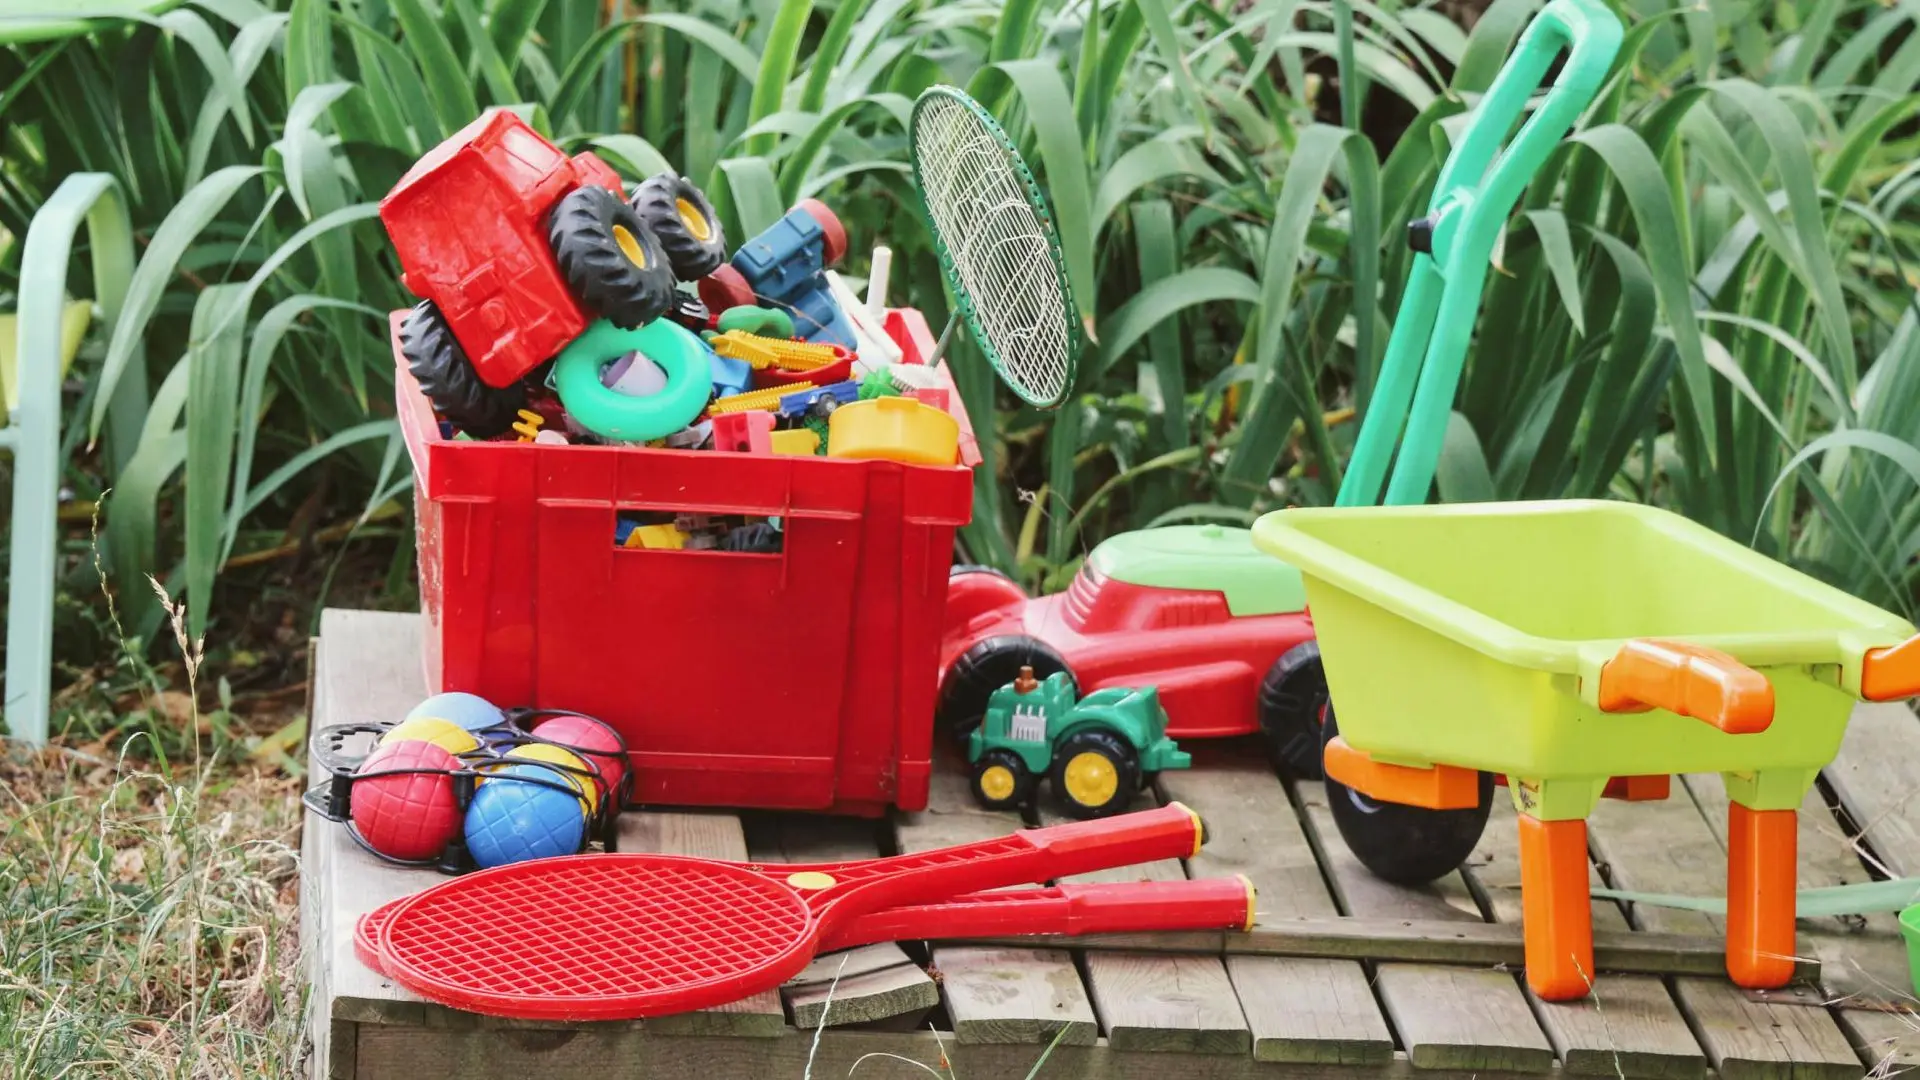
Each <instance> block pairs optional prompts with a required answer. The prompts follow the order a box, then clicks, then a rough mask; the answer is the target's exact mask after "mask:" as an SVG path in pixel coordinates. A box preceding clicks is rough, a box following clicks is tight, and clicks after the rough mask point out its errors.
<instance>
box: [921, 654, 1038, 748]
mask: <svg viewBox="0 0 1920 1080" xmlns="http://www.w3.org/2000/svg"><path fill="white" fill-rule="evenodd" d="M1023 666H1030V667H1032V668H1033V677H1034V678H1036V679H1039V680H1041V681H1043V682H1044V681H1045V680H1046V678H1047V676H1049V675H1052V674H1053V673H1054V672H1056V671H1065V670H1067V662H1066V661H1065V660H1064V659H1062V658H1061V656H1060V654H1059V653H1057V652H1055V651H1054V650H1053V649H1052V647H1051V646H1049V645H1048V644H1047V643H1046V642H1044V641H1041V640H1040V639H1038V638H1031V637H1027V636H1026V635H1024V634H1007V635H1004V636H1002V637H990V638H987V639H986V640H985V641H981V642H979V643H977V644H975V645H974V646H973V648H971V649H968V650H967V651H966V652H964V653H961V654H960V658H959V659H958V660H955V661H954V662H953V666H952V667H950V668H948V669H947V677H946V679H945V680H944V681H942V682H941V684H940V700H939V703H938V704H937V705H936V707H935V710H934V714H935V716H936V718H937V719H938V720H939V722H940V723H941V724H943V725H944V726H945V727H946V728H947V730H948V733H949V734H951V735H952V736H953V738H954V739H955V740H956V741H958V742H961V743H964V742H966V739H967V736H968V735H971V734H972V733H973V729H974V728H977V727H979V726H980V720H981V718H982V717H984V716H985V715H986V712H987V700H988V699H989V698H991V697H992V696H993V692H994V691H995V690H998V689H1000V688H1001V687H1003V686H1005V685H1007V684H1008V683H1010V682H1012V681H1013V680H1014V679H1015V678H1016V677H1018V676H1019V674H1020V669H1021V667H1023Z"/></svg>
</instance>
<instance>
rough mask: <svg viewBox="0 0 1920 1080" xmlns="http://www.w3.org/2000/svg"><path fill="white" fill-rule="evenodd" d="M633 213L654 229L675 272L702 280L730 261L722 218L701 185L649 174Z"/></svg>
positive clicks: (635, 196)
mask: <svg viewBox="0 0 1920 1080" xmlns="http://www.w3.org/2000/svg"><path fill="white" fill-rule="evenodd" d="M632 205H633V212H634V213H635V214H638V215H639V216H640V223H641V224H642V225H645V226H646V227H647V228H649V229H651V230H653V235H654V237H655V238H656V239H658V240H659V241H660V248H661V250H663V251H665V252H666V253H667V263H668V265H670V266H672V267H673V275H674V276H675V277H677V278H679V279H680V280H681V281H698V280H699V279H701V278H703V277H706V276H707V275H708V274H711V273H713V272H714V271H715V270H717V269H719V267H720V264H721V263H723V262H725V261H727V238H726V235H725V234H724V233H722V232H721V229H720V217H719V215H717V214H715V213H714V212H713V204H712V203H710V202H708V201H707V197H706V195H705V194H703V193H702V192H701V191H700V189H699V188H697V187H694V186H693V185H692V184H691V183H688V182H687V180H686V178H685V177H682V176H680V175H678V174H676V173H672V172H663V173H658V174H656V175H654V176H649V177H648V178H647V179H646V180H644V181H643V182H641V184H640V187H639V189H638V190H636V191H635V192H634V193H633V201H632Z"/></svg>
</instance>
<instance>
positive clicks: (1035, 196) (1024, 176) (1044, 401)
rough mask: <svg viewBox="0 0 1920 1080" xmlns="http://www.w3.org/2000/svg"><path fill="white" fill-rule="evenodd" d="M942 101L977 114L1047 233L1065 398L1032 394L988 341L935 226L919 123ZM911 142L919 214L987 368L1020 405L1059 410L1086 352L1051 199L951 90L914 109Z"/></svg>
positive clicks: (990, 126)
mask: <svg viewBox="0 0 1920 1080" xmlns="http://www.w3.org/2000/svg"><path fill="white" fill-rule="evenodd" d="M942 99H944V100H947V101H952V102H956V103H958V104H960V105H962V106H964V107H965V108H966V110H967V111H968V112H970V113H972V114H973V116H974V119H976V120H978V121H979V122H980V126H981V127H983V128H985V129H986V131H987V133H988V134H990V135H992V136H993V139H994V142H995V143H996V144H998V146H999V147H1000V151H1001V153H1002V154H1004V155H1005V157H1006V164H1007V166H1008V168H1009V169H1010V170H1011V171H1012V173H1013V176H1014V178H1015V179H1016V180H1017V181H1018V182H1019V184H1020V189H1021V190H1022V191H1023V192H1025V193H1026V197H1027V204H1028V205H1029V206H1031V207H1032V208H1033V212H1034V215H1035V216H1036V217H1038V218H1039V219H1040V226H1041V228H1042V229H1043V230H1044V234H1045V239H1046V242H1047V254H1048V256H1049V257H1050V258H1051V259H1052V260H1053V273H1054V277H1055V278H1056V279H1057V280H1058V281H1059V283H1060V295H1061V298H1062V299H1063V300H1064V301H1065V310H1064V311H1062V312H1061V313H1060V317H1061V319H1062V321H1064V322H1065V323H1066V341H1067V356H1066V369H1067V370H1066V377H1065V379H1064V380H1062V383H1061V390H1060V393H1059V394H1057V395H1054V396H1052V397H1046V396H1042V395H1036V394H1034V393H1031V392H1030V391H1029V390H1028V389H1027V388H1026V387H1025V386H1023V385H1021V383H1020V381H1019V380H1018V379H1016V378H1015V377H1014V375H1013V373H1012V372H1010V371H1009V370H1008V367H1007V362H1006V359H1005V358H1004V357H1002V356H1001V355H1000V350H999V349H997V348H995V346H994V343H993V341H992V339H991V338H989V337H988V336H987V331H986V327H985V326H983V325H982V324H981V321H980V314H979V311H978V310H977V307H976V305H975V303H974V297H973V295H972V294H971V293H969V292H968V291H967V289H966V287H965V286H964V285H962V284H961V282H960V271H959V268H958V267H957V266H956V265H955V262H954V257H953V251H952V250H951V249H950V248H949V247H948V245H947V238H946V237H945V236H942V235H941V233H940V227H939V225H938V224H937V223H936V222H935V220H934V216H933V209H932V207H930V206H928V205H927V196H926V188H925V186H924V184H925V178H924V177H923V176H922V175H921V171H920V154H919V153H918V151H917V147H918V144H919V131H920V122H921V121H920V118H921V115H922V113H923V112H924V111H925V110H926V108H927V106H928V104H929V103H930V102H933V101H936V100H942ZM907 140H908V144H909V146H910V147H913V148H916V149H914V150H911V151H910V153H911V156H912V158H913V189H914V192H915V194H917V195H919V196H920V214H921V217H922V218H923V219H924V220H925V221H926V225H927V233H928V235H930V236H932V237H933V247H934V251H935V252H936V253H937V254H938V255H939V256H940V272H941V273H942V274H943V275H944V276H945V277H946V279H947V288H948V289H949V290H950V291H951V292H952V293H953V299H954V305H955V311H956V314H957V315H958V316H959V318H961V319H962V320H964V321H965V322H966V324H967V330H968V331H969V332H970V333H971V334H972V335H973V340H974V341H975V342H976V343H977V344H978V345H979V346H980V351H981V352H983V353H985V354H986V356H987V362H988V363H990V364H992V365H993V370H994V372H995V373H996V374H997V375H999V376H1000V381H1001V382H1003V383H1005V384H1006V385H1007V386H1008V388H1010V389H1011V390H1012V391H1013V392H1014V393H1015V394H1017V395H1019V397H1020V400H1022V401H1025V402H1026V403H1027V404H1029V405H1033V406H1035V407H1036V408H1041V409H1052V408H1056V407H1058V406H1059V405H1060V403H1061V402H1062V401H1065V400H1066V398H1067V396H1068V395H1069V394H1071V393H1072V391H1073V385H1074V382H1075V380H1076V379H1077V378H1078V374H1079V363H1080V354H1081V352H1082V351H1084V349H1085V346H1086V338H1085V334H1084V333H1083V332H1082V327H1081V324H1080V307H1079V304H1078V302H1077V301H1076V299H1075V298H1074V295H1073V284H1072V282H1071V281H1069V280H1068V278H1067V261H1066V253H1065V252H1064V251H1062V250H1061V247H1060V233H1059V230H1058V229H1057V228H1056V227H1055V225H1054V219H1053V211H1052V209H1051V208H1050V207H1049V206H1048V204H1047V196H1046V193H1045V192H1043V191H1042V190H1041V189H1040V184H1039V183H1038V182H1037V181H1036V180H1034V178H1033V170H1031V169H1029V168H1027V163H1026V161H1024V160H1023V159H1022V158H1021V157H1020V151H1019V150H1018V149H1017V148H1016V147H1015V146H1014V145H1013V140H1012V139H1010V138H1008V137H1007V133H1006V130H1005V129H1004V128H1002V127H1001V126H1000V122H999V121H997V120H995V119H994V118H993V114H992V113H989V112H988V111H987V110H986V108H985V106H983V105H981V104H980V103H979V102H977V101H975V100H974V99H973V98H971V97H969V96H968V95H967V94H966V93H964V92H963V91H961V90H959V89H957V88H955V87H951V86H942V85H936V86H930V87H928V88H927V89H926V90H924V91H922V92H921V94H920V97H919V98H918V99H916V100H915V101H914V104H913V114H912V116H911V118H910V120H909V124H908V136H907ZM949 329H951V328H949Z"/></svg>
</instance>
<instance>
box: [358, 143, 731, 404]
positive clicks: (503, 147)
mask: <svg viewBox="0 0 1920 1080" xmlns="http://www.w3.org/2000/svg"><path fill="white" fill-rule="evenodd" d="M655 189H658V190H655ZM661 196H665V198H664V201H663V199H662V198H661ZM662 206H664V207H665V211H666V212H665V214H664V216H663V215H660V214H655V213H650V212H648V211H650V210H654V209H657V208H660V207H662ZM380 221H381V223H382V224H383V225H385V226H386V229H387V234H388V236H389V237H391V238H392V240H393V246H394V249H395V251H397V252H398V253H399V256H400V265H401V267H402V268H403V270H404V274H403V275H402V280H403V282H404V283H405V284H406V287H407V288H408V290H409V291H411V292H412V293H413V294H414V295H416V296H419V297H421V298H422V299H421V302H420V303H419V304H418V305H416V306H415V307H414V309H413V310H412V311H411V312H410V313H408V316H407V319H406V322H405V324H404V325H403V326H402V328H401V331H400V341H401V351H402V353H403V354H404V355H405V357H406V360H407V366H408V369H409V370H410V371H411V372H412V374H413V376H414V379H415V380H416V381H417V382H418V383H419V386H420V389H421V390H422V391H423V392H424V393H425V394H426V395H427V397H428V398H429V399H430V400H432V402H433V404H434V407H435V409H437V410H438V411H439V413H440V415H441V416H442V417H443V418H445V419H447V420H449V421H451V422H452V423H453V424H454V425H455V426H456V427H458V428H460V429H461V430H463V431H465V432H466V433H467V434H469V435H472V436H474V437H475V438H485V437H488V436H492V435H497V434H500V433H502V432H504V431H506V430H507V429H508V428H509V427H510V426H511V425H512V423H513V420H514V416H515V414H516V412H517V411H518V410H519V409H520V408H521V407H522V406H523V405H524V403H525V400H526V396H525V393H524V389H523V386H522V382H521V380H523V379H524V378H525V377H526V376H527V375H528V374H529V373H530V372H532V371H534V369H536V368H538V367H539V366H540V365H541V364H543V363H545V362H546V361H547V360H549V359H550V358H552V357H553V356H554V355H555V354H556V353H558V352H559V351H560V350H561V349H562V348H564V347H565V346H566V345H567V343H568V342H570V341H572V340H573V339H574V338H575V337H577V336H579V334H580V332H581V331H582V330H585V329H586V327H587V325H588V323H590V322H592V321H593V320H594V319H597V318H604V319H606V320H608V321H609V322H612V323H613V324H615V325H616V326H620V327H623V328H628V329H631V328H633V327H637V326H640V325H643V324H645V323H647V322H650V321H652V320H653V319H656V318H659V317H660V316H661V315H663V314H665V313H666V312H667V311H668V310H670V309H671V308H673V307H674V305H675V304H676V303H677V302H678V297H679V293H678V290H677V285H678V279H677V278H676V277H675V267H674V263H675V262H679V263H680V265H681V266H682V267H683V268H684V267H685V266H686V265H687V260H686V259H684V258H683V259H678V260H676V259H675V258H674V256H675V255H676V254H678V253H680V251H679V249H681V248H685V247H687V246H688V244H689V242H690V241H691V242H692V247H693V249H694V250H693V255H692V260H691V261H692V262H693V263H694V264H697V265H695V267H694V268H695V269H697V270H700V272H702V273H704V272H707V271H709V270H711V265H707V264H709V263H711V264H717V263H718V261H719V254H720V253H721V252H722V251H723V250H724V247H723V242H722V240H721V237H720V231H719V225H718V223H717V222H716V221H715V220H714V218H713V211H712V207H711V206H710V205H708V204H707V202H706V200H705V198H704V197H702V196H700V194H699V193H698V191H697V190H694V189H692V188H691V186H690V185H687V184H686V183H685V181H682V180H680V179H679V178H678V177H675V176H673V175H672V174H663V175H662V176H660V177H654V178H651V179H649V180H648V181H647V182H646V183H645V184H643V185H641V188H640V190H639V191H637V192H636V193H635V195H634V201H633V202H632V203H631V204H630V203H629V202H628V200H627V197H626V194H625V192H624V190H623V189H622V186H621V182H620V177H619V176H618V175H617V174H616V173H615V172H614V171H613V169H612V168H610V167H609V166H608V165H607V164H606V163H605V162H603V161H601V160H600V159H599V158H598V157H595V156H594V155H593V154H591V153H582V154H577V155H575V156H573V157H571V158H570V157H568V156H567V155H566V154H565V153H563V152H562V151H561V150H560V148H559V147H557V146H555V145H554V144H553V143H551V142H548V141H547V140H546V139H544V138H542V137H541V136H540V135H539V133H538V132H535V131H534V130H533V129H532V128H531V127H529V126H527V123H526V122H525V121H524V120H522V119H520V117H519V116H517V115H515V114H514V113H511V112H508V111H505V110H499V111H495V112H491V113H487V114H484V115H482V116H481V117H480V118H479V119H477V120H475V121H474V122H473V123H471V124H468V125H467V126H466V127H465V128H462V129H461V130H460V131H459V132H457V133H455V134H454V135H453V136H452V137H450V138H448V139H447V140H446V141H445V142H443V143H441V144H440V145H439V146H436V147H434V148H433V149H432V150H431V151H429V152H428V153H427V154H426V156H424V157H422V158H421V159H420V160H419V161H417V162H415V163H414V166H413V168H411V169H409V170H407V174H406V175H405V176H404V177H402V178H401V179H400V182H399V183H398V184H396V185H394V188H393V190H392V191H391V192H389V193H388V194H387V197H386V198H385V199H382V200H381V202H380ZM676 242H677V243H676ZM701 266H705V269H703V270H701V269H700V267H701Z"/></svg>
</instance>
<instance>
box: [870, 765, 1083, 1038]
mask: <svg viewBox="0 0 1920 1080" xmlns="http://www.w3.org/2000/svg"><path fill="white" fill-rule="evenodd" d="M960 768H961V765H960V763H959V762H958V761H957V760H955V759H954V758H953V757H952V755H950V754H948V755H945V757H944V758H943V760H942V761H941V762H940V764H939V767H938V768H936V769H935V770H934V775H933V780H932V785H931V788H930V790H929V792H928V796H927V809H925V810H923V811H921V812H919V813H913V814H900V815H897V820H896V822H895V824H894V833H895V836H896V838H897V842H898V845H899V848H900V850H901V851H926V850H928V849H931V848H940V847H947V846H950V845H953V844H965V843H972V842H974V841H977V840H990V839H993V838H994V837H999V836H1005V835H1007V834H1008V833H1009V832H1012V831H1013V830H1015V829H1018V828H1020V827H1021V826H1022V824H1023V822H1022V821H1021V820H1020V819H1019V818H1018V817H1015V816H1013V815H1011V814H996V813H991V812H989V811H986V810H983V809H981V808H980V807H979V805H978V804H976V803H975V802H974V801H973V796H972V795H971V794H970V792H969V790H968V782H967V780H966V778H965V777H964V776H962V775H961V773H960V771H959V770H960ZM933 966H934V970H936V971H938V972H939V973H940V992H941V994H942V996H944V997H945V998H946V1002H947V1015H948V1018H949V1019H950V1020H952V1021H953V1031H954V1036H955V1038H957V1039H958V1040H959V1041H960V1042H961V1043H962V1044H991V1043H1010V1044H1018V1045H1035V1044H1039V1045H1044V1044H1046V1043H1049V1042H1051V1041H1053V1039H1054V1038H1056V1037H1058V1038H1060V1039H1061V1040H1062V1041H1063V1044H1064V1045H1069V1046H1092V1045H1093V1044H1094V1042H1095V1041H1096V1040H1097V1039H1098V1038H1099V1035H1100V1029H1099V1024H1098V1022H1097V1021H1096V1020H1095V1019H1094V1015H1093V1002H1092V1000H1091V999H1089V998H1088V997H1087V989H1086V986H1085V985H1084V984H1083V982H1082V980H1081V977H1080V969H1079V968H1078V967H1077V966H1076V965H1075V964H1074V962H1073V954H1071V953H1069V952H1067V951H1066V950H1064V949H1041V948H1035V947H1034V946H1033V943H1032V941H1031V940H1030V939H1020V938H1015V939H1010V940H1009V941H1007V942H1005V943H1003V944H1002V945H1001V946H1000V947H980V946H976V945H938V946H935V947H934V949H933ZM1063 1028H1064V1029H1065V1034H1064V1035H1059V1034H1057V1033H1059V1032H1060V1031H1061V1030H1062V1029H1063Z"/></svg>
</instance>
